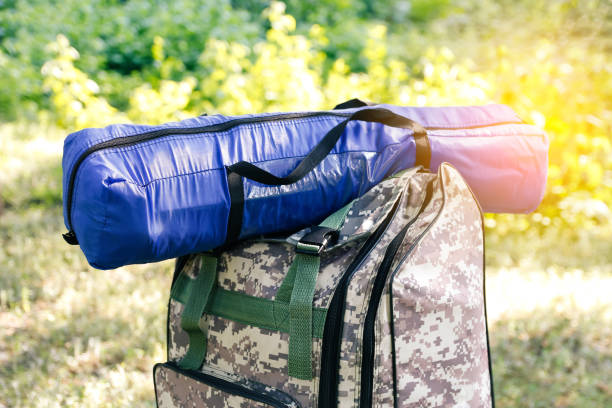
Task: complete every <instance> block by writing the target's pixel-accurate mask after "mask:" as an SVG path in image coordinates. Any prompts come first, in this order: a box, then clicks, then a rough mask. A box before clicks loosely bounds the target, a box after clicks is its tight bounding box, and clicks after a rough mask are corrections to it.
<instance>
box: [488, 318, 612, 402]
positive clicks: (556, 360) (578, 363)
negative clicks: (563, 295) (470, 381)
mask: <svg viewBox="0 0 612 408" xmlns="http://www.w3.org/2000/svg"><path fill="white" fill-rule="evenodd" d="M609 319H610V316H609V310H606V309H605V308H599V309H594V310H590V311H589V312H580V311H576V312H575V313H572V314H571V315H570V314H568V313H566V314H559V313H557V312H556V310H555V309H554V308H552V307H551V308H550V309H547V310H538V311H537V312H535V313H533V314H532V315H530V316H527V317H522V318H509V319H504V320H500V321H498V322H496V323H495V324H493V325H492V326H491V327H490V336H491V346H492V349H491V353H492V358H493V374H494V381H495V394H496V402H497V406H498V407H586V408H589V407H593V408H595V407H598V408H599V407H604V406H612V388H611V387H610V384H612V328H611V327H610V320H609Z"/></svg>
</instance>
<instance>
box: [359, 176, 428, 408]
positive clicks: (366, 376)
mask: <svg viewBox="0 0 612 408" xmlns="http://www.w3.org/2000/svg"><path fill="white" fill-rule="evenodd" d="M432 197H433V181H430V182H429V183H428V184H427V190H426V193H425V198H424V200H423V203H422V204H421V208H419V211H418V212H417V215H416V216H415V217H413V218H412V220H410V222H409V223H408V224H406V226H405V227H404V228H402V230H401V231H400V232H399V233H398V234H397V235H396V236H395V238H393V240H392V241H391V243H390V244H389V246H388V247H387V250H386V251H385V256H384V258H383V260H382V262H381V264H380V267H379V268H378V273H377V274H376V278H374V285H372V292H371V295H370V300H369V303H368V310H367V312H366V318H365V321H364V327H363V341H362V352H361V353H362V354H361V393H360V398H359V401H360V402H359V406H360V407H370V406H371V405H372V392H373V389H374V349H375V346H376V338H375V324H376V315H377V314H378V306H379V304H380V299H381V298H382V295H383V291H384V289H385V283H386V282H387V278H388V276H389V271H390V270H391V266H392V263H393V260H394V259H395V256H396V254H397V251H398V250H399V248H400V246H401V244H402V242H403V241H404V238H405V236H406V232H407V231H408V229H409V228H410V227H411V226H412V224H414V222H415V221H416V220H417V218H418V217H419V215H421V214H422V213H423V211H424V210H425V208H426V207H427V205H428V204H429V203H430V202H431V199H432ZM420 236H421V235H419V238H420ZM419 238H417V240H418V239H419ZM411 248H412V247H411Z"/></svg>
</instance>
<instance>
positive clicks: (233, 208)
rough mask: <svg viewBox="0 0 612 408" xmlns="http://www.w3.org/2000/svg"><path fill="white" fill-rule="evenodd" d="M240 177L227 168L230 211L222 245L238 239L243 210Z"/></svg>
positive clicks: (242, 186)
mask: <svg viewBox="0 0 612 408" xmlns="http://www.w3.org/2000/svg"><path fill="white" fill-rule="evenodd" d="M243 184H244V183H243V180H242V177H241V176H240V175H239V174H237V173H234V172H232V171H231V170H230V169H229V168H228V169H227V186H228V189H229V194H230V203H231V204H230V211H229V217H228V219H227V235H226V238H225V243H224V245H227V244H230V243H232V242H236V241H238V238H239V237H240V231H241V229H242V214H243V212H244V185H243Z"/></svg>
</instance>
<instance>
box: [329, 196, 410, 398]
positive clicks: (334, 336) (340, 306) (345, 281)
mask: <svg viewBox="0 0 612 408" xmlns="http://www.w3.org/2000/svg"><path fill="white" fill-rule="evenodd" d="M401 198H402V195H401V194H400V196H399V197H398V198H397V201H396V202H395V204H394V205H393V208H392V209H391V211H390V212H389V214H388V215H387V217H386V218H385V220H384V221H383V222H382V224H381V225H379V226H378V228H377V229H376V231H374V233H373V234H372V235H370V237H369V238H368V239H367V240H366V242H365V243H364V244H363V246H362V247H361V249H360V250H359V253H358V254H357V256H356V257H355V259H354V260H353V262H351V264H350V265H349V267H348V268H347V270H346V272H345V273H344V275H343V276H342V278H341V279H340V282H338V286H337V288H336V291H335V292H334V296H333V297H332V300H331V302H330V305H329V308H328V309H327V317H326V319H325V326H324V328H323V346H322V349H321V372H320V377H319V378H320V381H319V404H318V406H319V408H331V407H335V406H336V403H337V400H338V375H339V372H338V371H339V365H338V364H339V362H340V344H341V342H342V328H343V326H344V308H345V305H346V292H347V290H348V285H349V283H350V281H351V278H352V277H353V275H354V273H355V271H356V270H357V269H359V268H360V267H361V265H362V264H363V262H364V260H365V259H366V258H367V256H368V255H369V254H370V252H372V249H374V248H375V247H376V245H377V244H378V243H379V242H380V239H381V238H382V236H383V235H384V234H385V232H386V231H387V228H388V226H389V224H391V220H392V219H393V217H394V216H395V213H396V212H397V209H398V207H399V203H400V201H401Z"/></svg>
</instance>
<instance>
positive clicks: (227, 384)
mask: <svg viewBox="0 0 612 408" xmlns="http://www.w3.org/2000/svg"><path fill="white" fill-rule="evenodd" d="M159 367H165V368H167V369H169V370H172V371H174V372H177V373H179V374H181V375H184V376H186V377H189V378H191V379H193V380H195V381H199V382H201V383H204V384H206V385H209V386H211V387H214V388H216V389H218V390H220V391H223V392H225V393H228V394H232V395H237V396H239V397H242V398H247V399H249V400H252V401H257V402H261V403H263V404H267V405H270V406H272V407H275V408H290V407H295V406H297V407H299V406H300V405H299V403H298V402H297V401H296V400H295V399H293V398H292V397H291V396H290V395H289V394H286V393H283V394H284V395H285V396H286V397H287V399H290V400H291V403H285V402H283V401H280V400H278V399H276V398H273V397H272V396H270V395H266V394H263V393H260V392H257V391H253V390H251V389H249V388H246V387H244V386H242V385H240V384H238V383H234V382H231V381H227V380H224V379H222V378H219V377H215V376H213V375H211V374H206V373H202V372H200V371H193V370H184V369H181V368H179V367H178V366H177V365H176V364H174V363H172V362H168V363H159V364H156V365H155V367H153V376H155V371H156V370H157V369H158V368H159ZM155 388H156V390H155V398H156V399H157V384H155ZM157 405H159V404H157Z"/></svg>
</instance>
